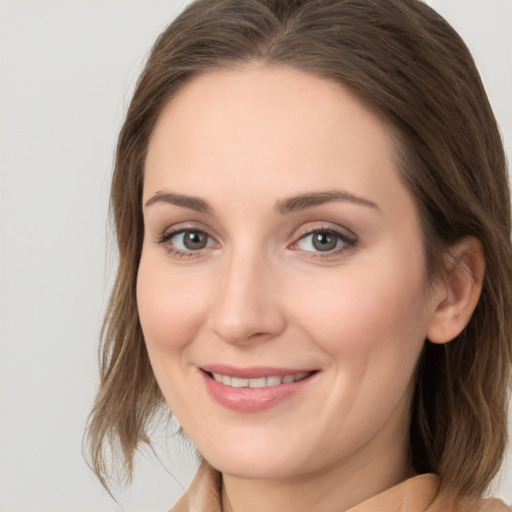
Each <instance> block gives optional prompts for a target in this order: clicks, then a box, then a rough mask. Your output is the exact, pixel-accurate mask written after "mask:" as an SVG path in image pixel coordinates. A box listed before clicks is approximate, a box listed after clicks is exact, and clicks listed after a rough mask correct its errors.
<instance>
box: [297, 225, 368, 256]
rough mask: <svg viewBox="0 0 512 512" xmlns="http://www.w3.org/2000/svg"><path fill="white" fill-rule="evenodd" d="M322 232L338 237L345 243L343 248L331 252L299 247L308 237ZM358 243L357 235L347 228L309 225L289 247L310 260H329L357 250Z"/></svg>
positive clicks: (300, 231)
mask: <svg viewBox="0 0 512 512" xmlns="http://www.w3.org/2000/svg"><path fill="white" fill-rule="evenodd" d="M322 232H323V233H331V234H333V235H334V236H336V237H338V239H339V240H341V241H342V242H343V245H342V247H340V248H335V249H333V250H329V251H308V250H304V249H301V248H299V247H298V244H299V242H300V241H301V240H304V239H305V238H306V237H308V236H311V235H314V234H315V233H322ZM358 243H359V240H358V237H357V235H356V234H355V233H354V232H353V231H351V230H349V229H347V228H342V227H339V226H336V227H335V226H333V225H331V224H329V225H326V224H320V225H316V226H312V225H311V224H308V225H305V226H303V227H301V228H300V230H299V233H298V234H297V235H296V237H295V239H294V242H292V243H291V244H290V245H289V246H288V248H289V249H291V250H294V251H301V252H302V253H303V254H304V255H305V256H307V257H309V258H316V259H327V258H333V257H336V256H339V255H340V254H342V253H345V252H347V251H351V250H353V249H355V248H356V246H357V245H358Z"/></svg>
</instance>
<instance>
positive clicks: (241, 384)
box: [212, 372, 310, 388]
mask: <svg viewBox="0 0 512 512" xmlns="http://www.w3.org/2000/svg"><path fill="white" fill-rule="evenodd" d="M309 373H310V372H302V373H297V374H296V375H284V376H283V377H281V376H279V375H272V376H270V377H258V378H256V379H240V378H238V377H230V376H229V375H221V374H220V373H213V374H212V375H213V378H214V380H216V381H217V382H222V384H225V385H226V386H232V387H234V388H265V387H272V386H279V384H289V383H290V382H297V381H299V380H302V379H304V378H306V377H307V376H308V375H309Z"/></svg>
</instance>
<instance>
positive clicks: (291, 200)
mask: <svg viewBox="0 0 512 512" xmlns="http://www.w3.org/2000/svg"><path fill="white" fill-rule="evenodd" d="M334 201H348V202H350V203H355V204H359V205H362V206H367V207H370V208H374V209H376V210H380V208H379V207H378V205H377V204H375V203H374V202H373V201H370V200H368V199H365V198H363V197H360V196H356V195H354V194H352V193H350V192H346V191H340V190H330V191H327V192H308V193H305V194H299V195H296V196H293V197H288V198H285V199H281V200H279V201H278V202H277V203H276V206H275V207H274V211H275V212H276V213H280V214H287V213H293V212H297V211H300V210H305V209H306V208H311V207H313V206H319V205H322V204H325V203H330V202H334ZM159 202H163V203H168V204H173V205H175V206H180V207H182V208H188V209H189V210H194V211H197V212H200V213H212V212H213V208H212V207H211V206H210V205H209V204H208V203H207V202H206V201H205V200H204V199H201V198H199V197H194V196H189V195H185V194H176V193H173V192H157V193H156V194H155V195H154V196H152V197H151V198H150V199H148V200H147V201H146V204H145V206H146V207H148V206H151V205H152V204H155V203H159Z"/></svg>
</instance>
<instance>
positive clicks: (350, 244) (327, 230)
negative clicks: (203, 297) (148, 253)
mask: <svg viewBox="0 0 512 512" xmlns="http://www.w3.org/2000/svg"><path fill="white" fill-rule="evenodd" d="M187 232H191V233H199V234H202V235H205V236H206V237H207V238H208V239H210V240H213V238H212V237H211V236H210V235H208V233H206V231H204V230H202V229H194V228H180V229H176V230H173V231H169V232H166V233H163V234H162V235H161V236H159V237H158V238H157V240H156V241H157V243H159V244H166V243H168V242H170V240H171V239H172V238H173V237H175V236H176V235H179V234H182V233H187ZM320 233H321V234H327V235H331V236H335V237H336V238H337V240H338V242H339V241H341V242H342V246H341V247H340V248H337V249H335V250H329V251H325V253H322V251H303V252H304V253H305V254H307V257H308V258H315V259H327V258H330V257H333V256H338V255H339V254H341V253H344V252H346V251H351V250H353V249H355V248H356V246H357V244H358V240H357V238H356V237H355V236H353V237H350V236H347V235H346V234H344V233H342V232H341V231H338V230H336V229H333V228H332V227H319V228H315V229H310V230H308V231H306V232H305V233H304V234H302V235H301V236H300V237H299V238H298V239H297V240H296V241H295V242H293V244H291V245H290V246H289V248H290V249H291V250H300V249H298V248H297V245H298V244H299V243H300V242H301V241H303V240H305V239H306V238H307V237H309V236H312V235H314V234H320ZM204 249H209V247H205V248H201V249H198V250H196V251H194V250H188V251H183V250H181V249H177V248H176V247H174V246H173V245H172V244H170V243H169V244H168V246H167V251H168V252H169V254H171V255H173V256H175V257H178V258H190V257H194V256H197V255H198V253H200V252H201V251H202V250H204Z"/></svg>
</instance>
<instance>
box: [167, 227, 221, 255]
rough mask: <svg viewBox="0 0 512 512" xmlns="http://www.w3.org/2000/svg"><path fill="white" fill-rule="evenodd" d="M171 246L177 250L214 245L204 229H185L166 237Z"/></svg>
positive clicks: (190, 249) (191, 249) (192, 249)
mask: <svg viewBox="0 0 512 512" xmlns="http://www.w3.org/2000/svg"><path fill="white" fill-rule="evenodd" d="M168 240H169V241H170V242H171V244H172V246H173V247H174V248H175V249H177V250H179V251H200V250H201V249H206V248H208V247H212V246H213V245H214V242H213V240H212V239H211V237H209V236H208V235H207V234H206V233H205V232H204V231H198V230H193V229H187V230H184V231H180V232H178V233H175V234H174V235H172V236H169V237H168Z"/></svg>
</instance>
